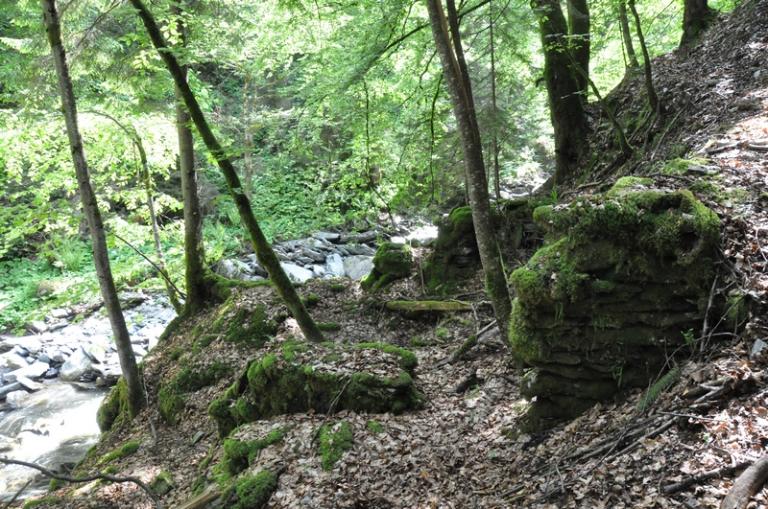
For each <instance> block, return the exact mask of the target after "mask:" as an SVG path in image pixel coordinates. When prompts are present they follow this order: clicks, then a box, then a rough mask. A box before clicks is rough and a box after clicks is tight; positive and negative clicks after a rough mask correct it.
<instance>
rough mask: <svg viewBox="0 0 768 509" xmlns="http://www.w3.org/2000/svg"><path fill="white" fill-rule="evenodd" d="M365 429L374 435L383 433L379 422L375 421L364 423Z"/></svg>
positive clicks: (382, 427) (382, 426)
mask: <svg viewBox="0 0 768 509" xmlns="http://www.w3.org/2000/svg"><path fill="white" fill-rule="evenodd" d="M365 427H366V428H367V429H368V431H370V432H371V433H373V434H374V435H378V434H379V433H384V425H383V424H381V423H380V422H379V421H376V420H373V419H371V420H369V421H368V422H366V423H365Z"/></svg>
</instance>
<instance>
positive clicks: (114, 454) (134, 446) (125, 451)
mask: <svg viewBox="0 0 768 509" xmlns="http://www.w3.org/2000/svg"><path fill="white" fill-rule="evenodd" d="M140 446H141V444H139V442H138V441H136V440H129V441H128V442H125V443H124V444H123V445H121V446H120V447H118V448H117V449H114V450H112V451H110V452H108V453H107V454H105V455H104V456H102V457H101V458H100V459H99V464H100V465H105V464H107V463H111V462H113V461H115V460H119V459H121V458H125V457H126V456H130V455H131V454H134V453H135V452H136V451H138V450H139V447H140Z"/></svg>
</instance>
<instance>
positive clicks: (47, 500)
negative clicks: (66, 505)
mask: <svg viewBox="0 0 768 509" xmlns="http://www.w3.org/2000/svg"><path fill="white" fill-rule="evenodd" d="M63 500H64V499H63V498H62V497H55V496H53V495H47V496H45V497H40V498H32V499H29V500H27V501H25V502H24V506H23V509H34V508H35V507H40V506H44V505H47V504H59V503H61V502H62V501H63Z"/></svg>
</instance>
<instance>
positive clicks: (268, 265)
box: [130, 0, 323, 342]
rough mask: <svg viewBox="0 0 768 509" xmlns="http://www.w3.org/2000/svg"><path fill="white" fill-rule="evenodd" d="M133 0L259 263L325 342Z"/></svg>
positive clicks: (178, 72)
mask: <svg viewBox="0 0 768 509" xmlns="http://www.w3.org/2000/svg"><path fill="white" fill-rule="evenodd" d="M130 1H131V5H133V6H134V8H136V10H137V11H138V15H139V17H140V18H141V21H142V22H143V23H144V26H145V28H146V29H147V33H148V34H149V37H150V39H151V40H152V44H153V45H154V46H155V49H157V51H158V53H159V54H160V57H161V58H162V59H163V61H164V62H165V65H166V67H167V68H168V71H169V72H170V73H171V76H172V77H173V80H174V82H175V83H176V86H177V87H178V89H179V92H180V93H181V96H182V97H183V98H184V104H185V105H186V107H187V111H188V112H189V114H190V116H191V117H192V121H193V122H194V123H195V127H197V130H198V132H199V133H200V137H201V138H202V139H203V142H204V143H205V146H206V147H207V148H208V150H209V151H210V153H211V155H212V156H213V158H214V159H215V160H216V163H217V164H218V166H219V169H220V170H221V172H222V174H223V175H224V180H225V181H226V183H227V188H228V189H229V193H230V194H231V195H232V199H233V200H234V202H235V205H236V206H237V210H238V212H239V213H240V220H241V221H242V222H243V226H244V227H245V229H246V231H247V232H248V234H249V235H250V237H251V243H252V244H253V249H254V251H255V252H256V257H257V258H258V260H259V263H261V265H262V266H263V267H264V268H265V269H266V271H267V273H268V274H269V277H270V279H271V280H272V284H273V285H274V286H275V290H277V293H278V295H279V296H280V298H281V299H282V300H283V302H284V303H285V305H286V307H287V308H288V310H289V311H290V312H291V314H292V315H293V317H294V318H295V319H296V322H297V323H298V325H299V327H300V328H301V331H302V332H303V333H304V336H305V337H306V338H307V340H309V341H316V342H319V341H322V340H323V335H322V333H321V332H320V329H318V327H317V324H315V322H314V320H312V317H311V316H310V315H309V313H308V312H307V310H306V308H305V307H304V304H303V303H302V301H301V299H300V298H299V296H298V294H297V293H296V290H295V289H294V288H293V284H292V283H291V281H290V280H289V279H288V276H287V275H286V274H285V271H283V268H282V267H281V266H280V261H279V260H278V258H277V255H275V252H274V251H273V250H272V247H271V246H270V245H269V242H268V241H267V238H266V237H265V236H264V233H263V232H262V231H261V227H260V226H259V223H258V221H257V220H256V217H255V216H254V215H253V210H252V209H251V203H250V201H249V200H248V197H247V196H246V195H245V193H244V192H243V187H242V184H241V183H240V179H239V178H238V176H237V171H235V167H234V165H233V164H232V161H230V160H229V158H228V157H227V155H226V154H225V152H224V149H223V148H222V146H221V144H219V141H218V139H216V136H215V135H214V134H213V131H212V130H211V128H210V126H209V125H208V122H207V121H206V119H205V115H203V111H202V109H200V105H199V104H198V102H197V99H196V98H195V95H194V94H193V93H192V89H191V88H190V87H189V84H188V83H187V80H186V78H185V76H184V73H183V71H182V68H181V66H180V65H179V62H178V61H177V60H176V57H175V56H174V55H173V53H172V52H171V51H170V48H169V47H168V44H167V43H166V42H165V39H164V38H163V35H162V33H161V32H160V28H159V27H158V26H157V23H156V22H155V19H154V17H153V16H152V14H151V13H150V12H149V10H148V9H147V7H146V6H145V5H144V3H143V2H142V1H141V0H130Z"/></svg>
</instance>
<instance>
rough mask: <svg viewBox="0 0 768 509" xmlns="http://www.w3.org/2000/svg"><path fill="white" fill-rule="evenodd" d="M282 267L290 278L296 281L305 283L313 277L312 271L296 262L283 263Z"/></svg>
mask: <svg viewBox="0 0 768 509" xmlns="http://www.w3.org/2000/svg"><path fill="white" fill-rule="evenodd" d="M280 266H281V267H283V270H284V271H285V273H286V274H287V275H288V278H289V279H290V280H291V281H293V282H294V283H304V282H306V281H308V280H310V279H312V271H311V270H307V269H305V268H304V267H300V266H299V265H296V264H295V263H281V264H280Z"/></svg>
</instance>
